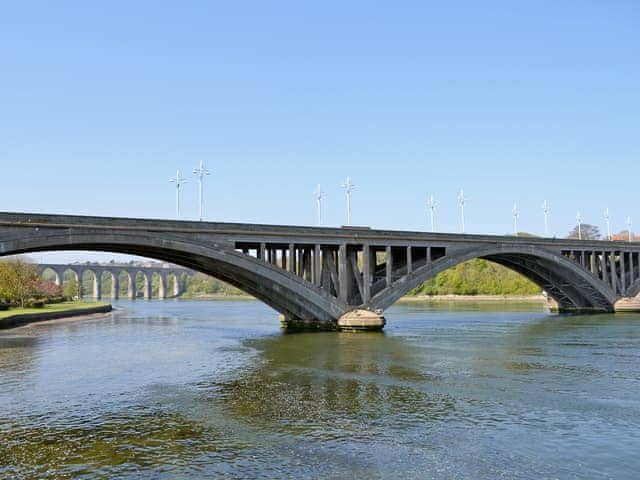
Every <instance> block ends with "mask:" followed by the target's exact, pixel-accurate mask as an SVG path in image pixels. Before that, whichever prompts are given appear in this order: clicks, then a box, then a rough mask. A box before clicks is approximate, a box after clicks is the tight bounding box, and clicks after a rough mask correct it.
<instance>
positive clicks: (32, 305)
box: [25, 300, 45, 308]
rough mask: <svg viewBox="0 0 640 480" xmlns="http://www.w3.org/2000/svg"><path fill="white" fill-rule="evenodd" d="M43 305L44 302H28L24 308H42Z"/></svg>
mask: <svg viewBox="0 0 640 480" xmlns="http://www.w3.org/2000/svg"><path fill="white" fill-rule="evenodd" d="M44 305H45V302H44V300H30V301H28V302H26V303H25V307H27V308H44Z"/></svg>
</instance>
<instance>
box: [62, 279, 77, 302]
mask: <svg viewBox="0 0 640 480" xmlns="http://www.w3.org/2000/svg"><path fill="white" fill-rule="evenodd" d="M62 295H63V296H64V297H67V298H71V299H73V298H75V297H77V296H79V295H80V289H79V286H78V282H77V281H76V279H75V278H72V279H71V280H68V281H66V282H64V284H63V285H62Z"/></svg>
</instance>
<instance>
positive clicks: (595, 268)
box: [590, 252, 598, 276]
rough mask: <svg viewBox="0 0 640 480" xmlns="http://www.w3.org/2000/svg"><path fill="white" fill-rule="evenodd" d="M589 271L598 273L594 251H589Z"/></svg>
mask: <svg viewBox="0 0 640 480" xmlns="http://www.w3.org/2000/svg"><path fill="white" fill-rule="evenodd" d="M590 271H591V273H593V274H595V275H596V276H597V274H598V267H597V263H596V252H591V268H590Z"/></svg>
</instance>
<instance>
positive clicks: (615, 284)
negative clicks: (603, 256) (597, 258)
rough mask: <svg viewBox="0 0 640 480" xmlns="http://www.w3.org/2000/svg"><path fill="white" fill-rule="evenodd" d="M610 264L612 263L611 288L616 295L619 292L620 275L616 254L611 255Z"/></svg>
mask: <svg viewBox="0 0 640 480" xmlns="http://www.w3.org/2000/svg"><path fill="white" fill-rule="evenodd" d="M609 262H610V263H611V288H612V289H613V291H614V293H617V292H618V274H617V272H616V257H615V252H611V253H610V254H609Z"/></svg>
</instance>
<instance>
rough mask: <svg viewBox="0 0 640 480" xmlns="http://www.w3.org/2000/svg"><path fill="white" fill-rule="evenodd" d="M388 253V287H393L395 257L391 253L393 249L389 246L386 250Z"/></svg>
mask: <svg viewBox="0 0 640 480" xmlns="http://www.w3.org/2000/svg"><path fill="white" fill-rule="evenodd" d="M385 252H386V260H385V261H386V267H387V268H386V279H387V287H389V286H391V283H392V282H393V255H392V253H391V247H390V246H387V247H386V249H385Z"/></svg>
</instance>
